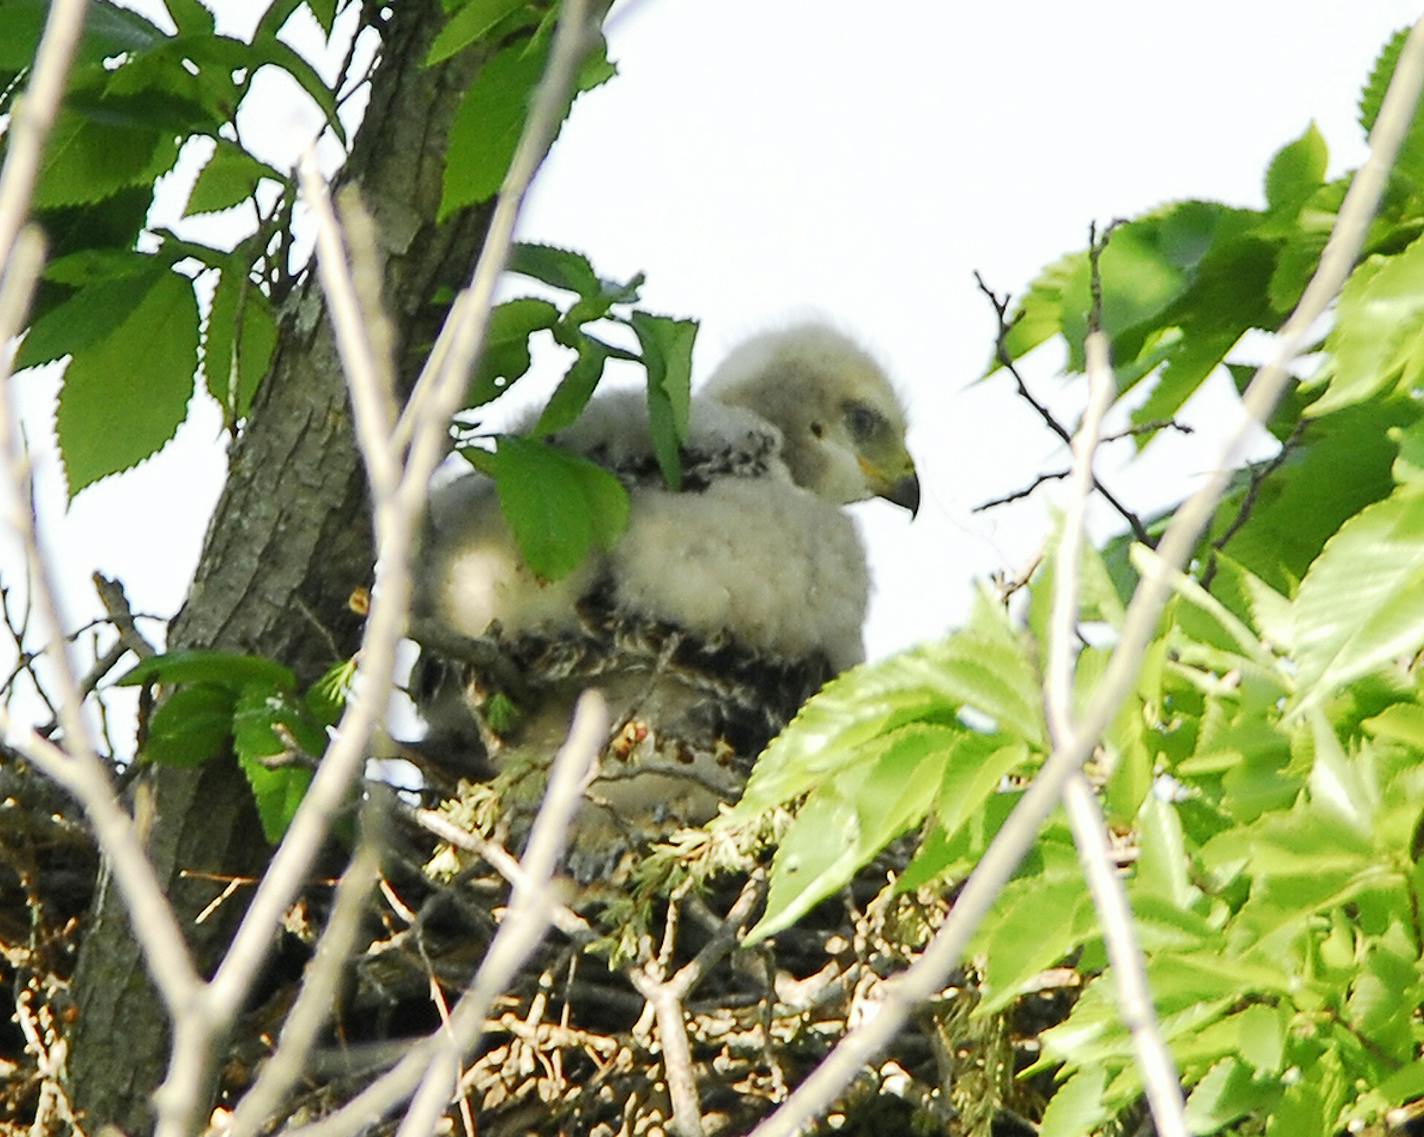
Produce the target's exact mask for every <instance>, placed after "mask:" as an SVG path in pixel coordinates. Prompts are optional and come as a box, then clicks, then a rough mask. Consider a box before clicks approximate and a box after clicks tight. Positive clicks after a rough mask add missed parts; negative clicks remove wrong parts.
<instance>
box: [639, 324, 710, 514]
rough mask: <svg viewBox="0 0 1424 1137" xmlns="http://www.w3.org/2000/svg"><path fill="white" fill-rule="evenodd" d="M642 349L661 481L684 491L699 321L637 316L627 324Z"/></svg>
mask: <svg viewBox="0 0 1424 1137" xmlns="http://www.w3.org/2000/svg"><path fill="white" fill-rule="evenodd" d="M629 322H630V323H631V324H632V327H633V331H634V332H635V333H636V334H637V336H638V343H639V344H640V345H641V347H642V349H643V363H644V365H645V366H646V367H647V369H648V429H649V430H650V431H651V432H652V436H653V453H654V454H656V455H657V459H658V466H659V468H661V470H662V472H663V479H664V480H665V481H666V482H667V484H668V485H669V486H670V487H671V488H672V489H674V490H677V489H681V488H682V444H683V443H684V442H686V441H687V417H688V413H689V410H690V408H691V403H692V345H693V342H694V341H695V340H696V338H697V321H696V320H674V319H672V318H671V317H669V316H654V315H652V314H651V313H649V312H641V311H640V312H634V313H633V315H632V317H631V318H630V321H629Z"/></svg>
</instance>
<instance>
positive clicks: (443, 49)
mask: <svg viewBox="0 0 1424 1137" xmlns="http://www.w3.org/2000/svg"><path fill="white" fill-rule="evenodd" d="M525 3H526V0H470V2H469V3H467V4H466V5H465V6H464V7H462V8H460V9H459V10H458V11H457V12H456V13H455V14H454V15H453V16H452V17H450V19H449V21H447V22H446V24H445V26H444V27H443V28H441V29H440V33H439V34H438V35H437V36H436V37H435V42H434V43H432V44H431V45H430V51H429V52H428V53H427V54H426V56H425V66H426V67H434V66H435V65H436V64H437V63H441V62H443V61H444V60H446V59H449V58H450V57H451V56H452V55H454V54H455V53H456V52H458V51H460V50H462V49H463V48H466V47H468V46H469V45H470V44H472V43H474V42H475V41H476V40H479V39H482V38H484V36H485V34H486V33H487V32H489V31H490V30H491V29H492V28H493V27H494V26H495V25H496V24H498V23H499V22H500V21H501V20H503V19H504V18H505V17H506V16H508V15H509V14H510V13H511V12H515V11H517V10H518V9H520V8H522V7H523V6H524V4H525Z"/></svg>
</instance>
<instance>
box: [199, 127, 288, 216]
mask: <svg viewBox="0 0 1424 1137" xmlns="http://www.w3.org/2000/svg"><path fill="white" fill-rule="evenodd" d="M263 178H271V179H273V180H274V181H278V182H280V181H283V180H284V179H283V177H282V175H281V173H280V172H278V171H277V170H275V169H273V168H272V167H271V166H269V165H268V164H267V163H266V162H259V161H258V160H257V159H256V158H254V157H253V156H252V155H251V154H249V153H248V152H247V151H246V150H244V149H242V147H240V146H235V145H233V144H232V143H231V142H228V141H226V140H225V139H219V140H218V145H217V149H216V150H214V151H213V153H212V156H211V157H210V158H209V159H208V161H207V164H206V165H204V166H203V169H202V171H201V172H200V173H199V174H198V180H197V181H195V182H194V183H193V189H192V192H190V193H189V194H188V204H187V205H185V206H184V207H183V216H184V217H192V216H194V215H195V214H199V213H217V212H220V211H221V210H224V209H231V208H232V207H233V206H235V205H241V204H242V203H243V202H244V201H246V200H247V199H248V198H250V197H251V196H252V195H253V194H254V193H255V192H256V191H257V185H258V183H259V182H261V181H262V179H263Z"/></svg>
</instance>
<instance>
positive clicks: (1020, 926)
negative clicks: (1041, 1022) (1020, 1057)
mask: <svg viewBox="0 0 1424 1137" xmlns="http://www.w3.org/2000/svg"><path fill="white" fill-rule="evenodd" d="M1091 907H1092V901H1091V900H1090V899H1089V898H1088V894H1087V888H1086V886H1085V885H1084V883H1083V881H1082V878H1081V877H1080V876H1076V875H1067V876H1064V877H1061V878H1059V879H1056V880H1045V879H1041V878H1033V877H1028V878H1023V879H1020V880H1017V881H1014V882H1013V883H1011V884H1009V885H1008V886H1006V887H1005V888H1004V890H1003V891H1002V892H1001V893H1000V895H999V902H998V904H997V905H996V906H995V911H994V912H993V913H992V914H991V915H990V916H989V917H988V918H987V919H986V920H985V921H984V924H983V926H982V927H981V929H980V933H979V938H978V940H977V941H976V943H977V946H976V948H975V954H977V955H982V957H983V959H984V968H983V977H984V983H983V990H982V992H981V995H980V1002H979V1004H978V1006H977V1007H976V1008H975V1011H976V1013H977V1014H992V1013H993V1012H994V1011H996V1010H1000V1009H1002V1008H1003V1007H1006V1006H1008V1005H1009V1003H1011V1002H1013V1000H1014V999H1015V998H1017V997H1018V996H1019V995H1020V994H1021V993H1022V992H1023V990H1024V988H1025V986H1027V985H1028V984H1029V983H1030V982H1031V981H1032V980H1033V979H1035V978H1036V977H1037V976H1038V974H1039V973H1040V972H1041V971H1043V970H1044V969H1045V968H1049V967H1052V966H1053V965H1054V964H1056V963H1059V962H1061V961H1062V960H1063V958H1064V957H1065V956H1067V954H1068V953H1069V952H1070V951H1072V950H1073V949H1074V948H1075V947H1077V946H1078V945H1079V944H1080V943H1082V942H1083V941H1084V940H1085V939H1087V938H1088V937H1089V936H1090V935H1092V934H1093V929H1092V923H1091V921H1090V920H1084V919H1082V918H1081V916H1082V915H1086V914H1087V912H1088V911H1089V910H1090V909H1091Z"/></svg>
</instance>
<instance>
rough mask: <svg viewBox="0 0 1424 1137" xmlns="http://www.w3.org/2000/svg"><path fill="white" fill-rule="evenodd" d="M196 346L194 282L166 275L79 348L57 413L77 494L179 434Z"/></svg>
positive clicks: (62, 451) (67, 471)
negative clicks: (101, 333)
mask: <svg viewBox="0 0 1424 1137" xmlns="http://www.w3.org/2000/svg"><path fill="white" fill-rule="evenodd" d="M197 352H198V302H197V300H196V298H195V297H194V296H193V285H192V282H191V281H190V280H188V279H187V277H184V276H180V275H179V274H177V273H165V274H163V275H162V276H161V277H159V278H158V279H157V280H156V281H155V282H154V284H153V286H152V287H151V288H149V290H148V291H147V292H146V293H145V295H144V297H143V299H142V300H141V301H140V303H139V305H138V307H136V308H135V309H134V310H133V312H132V313H130V314H129V316H128V317H127V318H126V319H125V320H124V321H123V323H121V324H119V325H118V326H117V327H116V328H114V329H113V330H112V331H111V332H110V333H109V334H108V336H106V337H105V338H104V339H102V340H99V341H98V342H96V343H93V344H90V345H88V346H86V347H85V348H84V349H83V350H81V351H78V352H77V353H76V354H75V356H74V359H73V361H72V362H71V363H70V365H69V368H68V370H67V371H66V372H65V376H64V386H63V388H62V389H61V391H60V395H59V407H58V409H57V411H56V412H55V430H56V432H57V434H58V437H59V448H60V454H61V456H62V458H63V460H64V469H65V474H66V477H67V478H68V482H69V496H70V498H71V499H72V498H73V497H74V495H75V494H77V493H78V492H79V491H80V490H82V489H83V488H84V487H85V486H87V485H91V484H92V483H94V482H96V481H98V480H99V479H100V478H103V477H106V476H108V475H109V474H115V473H118V472H119V471H120V470H126V469H128V468H129V467H130V466H133V465H135V464H136V463H138V462H141V461H143V460H144V459H145V458H148V457H149V456H150V455H152V454H154V453H155V452H156V451H158V450H159V449H160V448H161V447H162V446H163V445H164V444H165V443H166V442H168V440H169V439H171V438H172V437H173V435H174V434H175V433H176V432H177V430H178V426H179V424H181V423H182V421H183V419H184V417H186V415H187V413H188V399H189V397H190V396H191V395H192V393H193V371H194V369H195V367H196V364H197Z"/></svg>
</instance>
